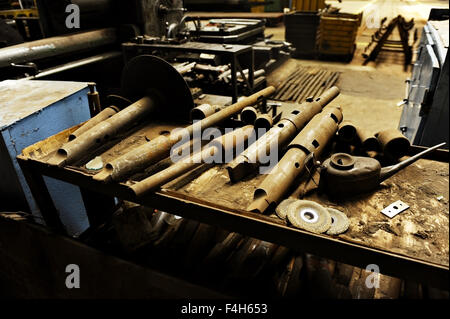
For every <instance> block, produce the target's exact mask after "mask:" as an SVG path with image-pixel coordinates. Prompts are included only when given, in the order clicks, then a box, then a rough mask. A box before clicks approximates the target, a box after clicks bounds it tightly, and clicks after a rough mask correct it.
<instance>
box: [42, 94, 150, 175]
mask: <svg viewBox="0 0 450 319" xmlns="http://www.w3.org/2000/svg"><path fill="white" fill-rule="evenodd" d="M156 101H157V99H153V98H150V97H148V96H146V97H143V98H142V99H140V100H138V101H136V102H134V103H133V104H131V105H130V106H128V107H126V108H125V109H123V110H122V111H120V112H118V113H116V114H114V115H113V116H111V117H110V118H108V119H106V120H105V121H103V122H100V123H98V124H96V125H95V126H93V127H92V128H90V129H89V130H87V131H86V132H84V133H83V134H82V135H81V136H79V138H76V139H74V140H72V141H70V142H68V143H66V144H64V145H63V146H62V147H61V148H60V149H59V150H58V151H57V153H56V154H55V155H54V156H53V157H52V158H51V159H50V160H49V163H50V164H53V165H58V166H62V165H65V164H69V163H72V162H73V161H75V160H77V159H79V158H80V157H82V155H84V154H85V153H86V152H88V151H89V150H92V149H93V148H95V147H96V146H99V145H101V144H102V143H104V142H105V141H106V140H107V139H108V138H109V137H110V136H113V135H114V134H116V133H117V132H118V131H120V130H122V129H124V128H126V127H128V126H129V125H132V124H133V123H135V122H137V121H138V120H140V119H141V118H142V117H145V116H146V115H147V114H149V113H151V112H152V111H153V110H155V108H156V105H157V102H156Z"/></svg>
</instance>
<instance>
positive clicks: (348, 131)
mask: <svg viewBox="0 0 450 319" xmlns="http://www.w3.org/2000/svg"><path fill="white" fill-rule="evenodd" d="M338 137H339V140H340V141H341V142H343V143H347V144H349V143H352V142H354V141H355V140H356V137H357V134H356V126H355V125H354V124H353V123H352V122H350V121H343V122H342V123H341V124H339V129H338Z"/></svg>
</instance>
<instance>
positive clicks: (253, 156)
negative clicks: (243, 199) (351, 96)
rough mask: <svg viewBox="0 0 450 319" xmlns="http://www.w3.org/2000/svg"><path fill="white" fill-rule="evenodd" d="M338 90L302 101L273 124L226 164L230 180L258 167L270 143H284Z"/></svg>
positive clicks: (234, 180) (334, 95)
mask: <svg viewBox="0 0 450 319" xmlns="http://www.w3.org/2000/svg"><path fill="white" fill-rule="evenodd" d="M339 93H340V91H339V88H337V87H332V88H331V89H329V90H327V91H326V92H325V93H324V94H322V95H321V96H320V97H318V98H317V99H316V100H314V101H312V102H304V103H302V104H300V105H299V106H298V107H297V108H296V109H294V110H292V112H291V113H290V114H287V115H286V116H284V117H283V118H282V119H281V120H280V121H279V122H278V123H277V124H276V125H275V126H273V127H272V128H271V129H270V130H269V131H268V132H267V133H266V134H264V135H263V137H262V138H261V139H260V140H258V141H257V142H256V143H253V144H252V145H251V146H250V147H249V148H247V149H246V150H245V151H244V152H243V153H241V154H240V155H239V156H238V157H236V159H235V160H234V161H233V162H231V163H230V164H228V165H227V167H226V168H227V170H228V175H229V177H230V180H231V181H232V182H237V181H239V180H241V179H242V178H243V177H244V176H246V175H247V174H249V173H250V172H251V171H252V169H254V168H255V167H258V166H259V165H260V164H261V163H260V158H259V157H260V154H268V153H269V152H270V148H271V145H272V144H273V143H274V142H275V143H277V144H278V145H279V146H280V147H282V146H284V145H286V144H287V143H288V142H289V141H290V140H291V139H292V138H293V137H294V136H295V134H296V133H297V132H298V131H299V130H301V129H302V128H303V127H304V126H305V124H306V123H308V122H309V121H310V120H311V119H312V118H313V117H314V115H316V114H317V113H319V112H320V111H322V109H323V108H324V107H325V106H326V105H327V104H329V103H330V102H331V101H332V100H334V99H335V98H336V97H337V96H338V95H339Z"/></svg>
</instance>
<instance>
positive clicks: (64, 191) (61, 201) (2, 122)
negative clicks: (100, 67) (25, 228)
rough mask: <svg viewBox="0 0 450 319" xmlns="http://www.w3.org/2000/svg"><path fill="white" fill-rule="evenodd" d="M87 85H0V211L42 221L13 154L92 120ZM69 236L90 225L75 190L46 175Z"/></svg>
mask: <svg viewBox="0 0 450 319" xmlns="http://www.w3.org/2000/svg"><path fill="white" fill-rule="evenodd" d="M88 91H89V89H88V86H87V83H81V82H62V81H24V80H7V81H3V82H0V133H1V135H0V164H1V166H0V209H1V210H13V211H17V210H25V211H31V213H32V214H33V215H34V216H35V217H37V220H38V221H39V220H41V219H40V217H41V214H40V212H39V209H38V207H37V205H36V202H35V200H34V198H33V196H32V195H31V193H30V190H29V187H28V185H27V183H26V181H25V178H24V176H23V173H22V171H21V169H20V167H19V164H18V163H17V160H16V156H17V155H19V154H20V153H21V151H22V150H23V149H24V148H25V147H27V146H29V145H32V144H34V143H36V142H38V141H41V140H43V139H45V138H47V137H49V136H52V135H54V134H57V133H59V132H60V131H62V130H65V129H67V128H70V127H72V126H74V125H77V124H79V123H81V122H84V121H86V120H88V119H89V118H90V113H89V105H88V101H87V92H88ZM44 180H45V183H46V185H47V187H48V190H49V192H50V195H51V197H52V199H53V202H54V204H55V206H56V209H57V210H58V212H59V214H60V218H61V221H62V222H63V224H64V225H65V227H66V229H67V232H68V233H69V234H70V235H78V234H79V233H81V232H83V231H84V230H85V229H86V228H87V227H88V226H89V222H88V219H87V215H86V210H85V208H84V204H83V201H82V198H81V194H80V190H79V188H78V187H77V186H74V185H70V184H68V183H64V182H61V181H56V180H54V179H52V178H49V177H44Z"/></svg>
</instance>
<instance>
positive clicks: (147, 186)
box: [130, 125, 255, 197]
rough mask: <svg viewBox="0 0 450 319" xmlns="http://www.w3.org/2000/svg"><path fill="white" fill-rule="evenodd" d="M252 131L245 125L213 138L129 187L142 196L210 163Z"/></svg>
mask: <svg viewBox="0 0 450 319" xmlns="http://www.w3.org/2000/svg"><path fill="white" fill-rule="evenodd" d="M254 133H255V131H254V129H253V125H247V126H244V127H241V128H239V129H236V130H234V131H232V132H230V133H227V134H225V135H223V136H220V137H218V138H215V139H214V140H212V141H211V142H210V143H208V145H206V146H205V147H204V148H203V149H202V150H201V151H199V152H197V153H194V154H193V155H191V156H190V157H189V158H188V159H187V160H184V159H183V160H181V161H179V162H177V163H175V164H173V165H172V166H170V167H168V168H166V169H164V170H162V171H160V172H158V173H156V174H154V175H152V176H149V177H147V178H146V179H144V180H142V181H140V182H137V183H135V184H134V185H132V186H131V187H130V188H131V189H132V190H133V192H134V193H135V195H136V196H138V197H139V196H142V195H143V194H145V193H148V192H150V191H153V190H155V189H157V188H159V187H160V186H161V185H164V184H166V183H168V182H169V181H171V180H173V179H175V178H177V177H179V176H181V175H183V174H184V173H186V172H188V171H190V170H192V169H194V168H196V167H198V166H200V165H202V164H204V163H205V162H206V163H211V162H212V160H213V159H214V157H215V156H217V154H218V152H222V153H221V154H222V157H223V155H224V154H226V153H228V152H230V151H232V150H234V149H235V148H236V147H238V144H239V143H245V141H246V140H247V139H248V138H249V137H250V136H251V135H252V134H254Z"/></svg>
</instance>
